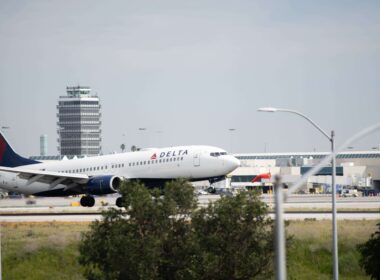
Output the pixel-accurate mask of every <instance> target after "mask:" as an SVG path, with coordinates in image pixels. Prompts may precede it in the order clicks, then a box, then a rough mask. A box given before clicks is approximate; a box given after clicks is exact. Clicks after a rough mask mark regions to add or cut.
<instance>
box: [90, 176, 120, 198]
mask: <svg viewBox="0 0 380 280" xmlns="http://www.w3.org/2000/svg"><path fill="white" fill-rule="evenodd" d="M121 181H122V179H121V178H120V177H117V176H112V175H106V176H95V177H92V178H91V179H90V180H89V181H88V182H87V185H86V191H87V192H88V193H89V194H93V195H101V194H110V193H115V192H117V191H118V189H119V188H120V184H121Z"/></svg>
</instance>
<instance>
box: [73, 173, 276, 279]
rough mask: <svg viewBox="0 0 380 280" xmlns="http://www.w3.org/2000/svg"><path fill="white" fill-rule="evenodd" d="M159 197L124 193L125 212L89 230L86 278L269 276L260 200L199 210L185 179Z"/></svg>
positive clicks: (134, 190)
mask: <svg viewBox="0 0 380 280" xmlns="http://www.w3.org/2000/svg"><path fill="white" fill-rule="evenodd" d="M163 193H164V195H162V191H160V190H157V189H151V190H150V189H147V188H145V187H144V185H142V184H140V183H133V182H132V183H127V184H125V185H124V186H123V187H122V188H121V194H122V196H123V204H124V209H122V210H121V209H111V210H108V211H106V212H104V213H103V219H102V220H101V221H96V222H94V223H93V224H92V225H91V228H90V230H89V231H88V232H87V233H85V234H84V236H83V241H82V243H81V245H80V248H79V249H80V258H79V261H80V263H81V264H82V265H83V266H84V271H85V277H86V278H87V279H94V280H95V279H254V278H256V279H262V278H267V277H269V276H271V275H272V259H273V245H272V244H273V243H272V241H273V240H272V239H273V237H272V221H271V220H270V219H269V218H268V217H267V208H266V206H265V204H264V203H262V202H261V201H260V199H259V197H258V195H257V194H253V193H249V194H248V193H247V194H240V195H238V196H236V197H231V198H222V199H220V200H219V201H218V202H216V203H215V204H210V205H209V206H208V207H207V208H204V209H198V208H197V199H196V197H195V196H194V190H193V187H192V186H191V185H190V184H189V183H187V182H186V181H184V180H177V181H173V182H170V183H168V184H167V185H166V186H165V188H164V192H163Z"/></svg>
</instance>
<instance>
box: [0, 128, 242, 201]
mask: <svg viewBox="0 0 380 280" xmlns="http://www.w3.org/2000/svg"><path fill="white" fill-rule="evenodd" d="M239 165H240V162H239V160H238V159H236V158H235V157H233V156H232V155H228V154H227V153H226V151H224V150H222V149H220V148H216V147H212V146H181V147H170V148H160V149H158V148H157V149H156V148H152V149H146V150H143V151H138V152H130V153H121V154H112V155H103V156H95V157H89V158H83V159H77V160H62V161H59V162H39V161H34V160H31V159H27V158H24V157H22V156H20V155H18V154H17V153H16V152H15V151H14V150H13V149H12V147H11V146H10V145H9V144H8V142H7V141H6V139H5V138H4V136H3V135H2V134H1V132H0V188H2V189H5V190H8V191H14V192H19V193H22V194H26V195H34V196H69V195H78V194H84V196H82V198H81V200H80V203H81V205H82V206H86V207H92V206H94V204H95V199H94V197H93V195H103V194H111V193H117V192H118V190H119V188H120V184H121V182H122V181H124V180H139V181H141V182H143V183H144V184H145V185H146V186H148V187H162V186H163V185H164V184H165V182H167V181H170V180H173V179H176V178H187V179H189V180H190V181H201V180H209V181H210V182H211V183H212V182H216V181H220V180H223V179H224V177H225V175H226V174H228V173H230V172H231V171H233V170H235V169H236V168H237V167H238V166H239ZM121 203H122V201H121V197H118V198H117V199H116V205H117V206H119V207H121Z"/></svg>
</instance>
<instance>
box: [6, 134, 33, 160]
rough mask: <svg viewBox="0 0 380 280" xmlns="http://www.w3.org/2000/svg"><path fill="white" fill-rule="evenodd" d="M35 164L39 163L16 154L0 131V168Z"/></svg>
mask: <svg viewBox="0 0 380 280" xmlns="http://www.w3.org/2000/svg"><path fill="white" fill-rule="evenodd" d="M35 163H39V162H38V161H35V160H31V159H27V158H23V157H22V156H20V155H18V154H16V153H15V151H14V150H13V149H12V147H11V146H10V145H9V144H8V142H7V140H6V139H5V137H4V135H3V134H2V133H1V131H0V166H5V167H17V166H22V165H28V164H35Z"/></svg>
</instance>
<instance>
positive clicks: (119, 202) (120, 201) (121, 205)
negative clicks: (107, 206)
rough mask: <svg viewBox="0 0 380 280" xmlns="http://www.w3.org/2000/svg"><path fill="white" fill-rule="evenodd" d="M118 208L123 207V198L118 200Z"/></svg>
mask: <svg viewBox="0 0 380 280" xmlns="http://www.w3.org/2000/svg"><path fill="white" fill-rule="evenodd" d="M116 206H117V207H123V198H122V197H118V198H116Z"/></svg>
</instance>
